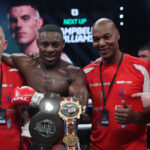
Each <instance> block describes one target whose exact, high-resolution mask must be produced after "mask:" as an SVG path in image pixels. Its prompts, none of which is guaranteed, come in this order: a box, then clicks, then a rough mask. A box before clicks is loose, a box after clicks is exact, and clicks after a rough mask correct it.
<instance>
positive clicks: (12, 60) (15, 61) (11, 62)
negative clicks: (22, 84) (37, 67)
mask: <svg viewBox="0 0 150 150" xmlns="http://www.w3.org/2000/svg"><path fill="white" fill-rule="evenodd" d="M24 57H27V55H25V54H23V53H14V54H7V53H3V55H2V61H3V62H4V63H6V64H7V65H8V66H10V67H14V68H18V65H19V64H20V63H19V62H20V61H21V60H22V58H24Z"/></svg>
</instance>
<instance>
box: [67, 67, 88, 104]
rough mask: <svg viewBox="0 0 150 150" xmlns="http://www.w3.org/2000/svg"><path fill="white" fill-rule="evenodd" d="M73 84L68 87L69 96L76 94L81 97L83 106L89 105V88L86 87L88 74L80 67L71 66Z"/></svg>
mask: <svg viewBox="0 0 150 150" xmlns="http://www.w3.org/2000/svg"><path fill="white" fill-rule="evenodd" d="M69 74H70V76H71V84H70V86H69V89H68V93H69V96H75V97H77V98H78V99H79V102H80V104H81V105H82V106H87V105H88V97H89V95H88V90H87V87H86V76H85V73H84V72H83V70H82V69H80V68H77V67H75V68H70V69H69Z"/></svg>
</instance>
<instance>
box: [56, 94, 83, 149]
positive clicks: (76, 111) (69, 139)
mask: <svg viewBox="0 0 150 150" xmlns="http://www.w3.org/2000/svg"><path fill="white" fill-rule="evenodd" d="M82 112H83V110H82V108H81V105H80V104H79V101H76V100H75V98H74V97H67V98H63V100H62V101H61V102H60V110H59V112H58V114H59V116H60V117H61V118H62V119H63V120H64V138H63V142H64V143H65V146H66V150H77V149H78V143H79V139H78V137H77V119H79V118H80V115H81V113H82Z"/></svg>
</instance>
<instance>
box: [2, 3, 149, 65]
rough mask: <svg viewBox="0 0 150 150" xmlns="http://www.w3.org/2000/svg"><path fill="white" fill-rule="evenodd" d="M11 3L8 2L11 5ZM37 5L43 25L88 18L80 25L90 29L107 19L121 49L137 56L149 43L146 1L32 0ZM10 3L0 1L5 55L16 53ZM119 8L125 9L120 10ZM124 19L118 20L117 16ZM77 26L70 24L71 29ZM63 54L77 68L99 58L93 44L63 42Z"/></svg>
mask: <svg viewBox="0 0 150 150" xmlns="http://www.w3.org/2000/svg"><path fill="white" fill-rule="evenodd" d="M12 1H14V0H11V2H12ZM33 1H34V2H35V3H37V6H38V8H39V11H40V14H41V16H42V17H43V18H44V21H45V24H47V23H50V24H51V23H52V24H57V25H59V26H60V27H63V19H64V18H65V19H67V18H87V23H86V24H84V25H83V26H90V27H91V26H92V25H93V23H94V22H95V21H96V20H97V19H99V18H102V17H108V18H110V19H112V20H114V22H115V23H116V25H117V27H118V28H119V31H120V33H121V39H120V49H121V50H123V51H124V52H127V53H129V54H131V55H134V56H136V54H137V51H138V49H139V48H140V47H142V46H144V45H145V44H147V43H149V38H150V37H149V35H150V34H149V32H150V30H149V27H150V1H149V0H130V1H129V0H128V1H127V0H33ZM9 2H10V1H9V0H0V25H1V26H2V27H3V28H4V31H5V34H6V39H7V40H8V42H9V45H8V48H7V50H6V52H8V53H13V52H19V48H18V46H17V45H16V44H15V43H14V41H13V40H12V38H11V35H10V33H9V30H8V21H7V7H8V5H9ZM120 6H123V7H124V10H123V11H120ZM71 8H77V9H78V10H79V16H77V17H73V16H71V13H70V11H71ZM120 13H123V14H124V18H123V19H120V18H119V14H120ZM121 20H122V21H123V22H124V26H120V21H121ZM73 26H76V25H71V26H70V27H73ZM64 51H65V52H66V53H67V55H68V56H69V57H70V58H71V60H72V61H73V63H74V64H75V65H77V66H80V67H84V66H85V65H87V64H89V63H90V62H91V61H93V60H95V59H96V58H97V57H98V54H97V52H96V51H95V50H94V49H93V47H92V43H87V42H86V43H73V44H72V43H69V44H68V43H66V46H65V49H64Z"/></svg>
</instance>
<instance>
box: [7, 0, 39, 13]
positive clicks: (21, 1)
mask: <svg viewBox="0 0 150 150" xmlns="http://www.w3.org/2000/svg"><path fill="white" fill-rule="evenodd" d="M23 5H30V6H31V7H32V8H34V9H35V10H38V7H37V4H36V3H35V2H33V0H32V1H31V0H15V1H13V0H11V1H10V3H9V6H8V12H9V11H10V9H11V8H12V7H16V6H23Z"/></svg>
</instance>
